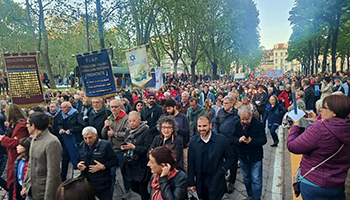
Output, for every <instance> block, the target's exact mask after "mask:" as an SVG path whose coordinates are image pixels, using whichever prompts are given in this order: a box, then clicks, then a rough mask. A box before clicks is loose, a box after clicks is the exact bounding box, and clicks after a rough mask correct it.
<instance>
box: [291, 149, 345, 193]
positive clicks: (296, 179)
mask: <svg viewBox="0 0 350 200" xmlns="http://www.w3.org/2000/svg"><path fill="white" fill-rule="evenodd" d="M343 147H344V144H342V145H341V147H340V148H339V149H338V151H337V152H335V153H334V154H333V155H331V156H329V157H328V158H327V159H326V160H324V161H322V162H321V163H320V164H318V165H316V166H315V167H312V168H311V169H310V170H309V171H308V172H306V173H305V174H304V176H301V174H300V166H299V167H298V169H297V171H296V172H295V174H294V178H293V190H294V195H295V197H298V196H299V195H300V182H301V180H302V179H303V178H305V177H306V176H307V175H309V174H310V173H311V172H313V171H315V169H317V168H318V167H319V166H321V165H323V164H324V163H326V162H327V161H328V160H330V159H331V158H333V157H334V156H335V155H337V154H338V153H339V152H340V151H341V150H342V149H343Z"/></svg>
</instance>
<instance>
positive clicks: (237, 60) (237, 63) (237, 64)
mask: <svg viewBox="0 0 350 200" xmlns="http://www.w3.org/2000/svg"><path fill="white" fill-rule="evenodd" d="M238 68H239V59H238V58H236V73H238Z"/></svg>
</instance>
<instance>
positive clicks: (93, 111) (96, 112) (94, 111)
mask: <svg viewBox="0 0 350 200" xmlns="http://www.w3.org/2000/svg"><path fill="white" fill-rule="evenodd" d="M104 111H105V106H102V108H101V110H99V111H96V110H95V109H92V114H94V115H97V114H99V113H101V112H104Z"/></svg>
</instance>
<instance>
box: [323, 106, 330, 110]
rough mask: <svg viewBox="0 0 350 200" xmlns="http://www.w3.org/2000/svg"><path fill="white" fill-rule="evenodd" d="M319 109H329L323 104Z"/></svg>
mask: <svg viewBox="0 0 350 200" xmlns="http://www.w3.org/2000/svg"><path fill="white" fill-rule="evenodd" d="M321 109H328V110H329V108H327V107H325V106H322V107H321Z"/></svg>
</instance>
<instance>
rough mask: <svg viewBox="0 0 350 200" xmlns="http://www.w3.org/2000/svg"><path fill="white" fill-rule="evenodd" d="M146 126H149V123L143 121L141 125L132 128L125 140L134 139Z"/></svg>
mask: <svg viewBox="0 0 350 200" xmlns="http://www.w3.org/2000/svg"><path fill="white" fill-rule="evenodd" d="M146 128H148V125H147V124H146V123H145V122H141V124H140V126H139V127H137V128H135V129H131V130H130V132H129V136H128V137H127V138H126V139H125V141H129V139H134V137H135V136H136V135H138V134H140V133H142V132H143V131H144V130H145V129H146Z"/></svg>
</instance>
